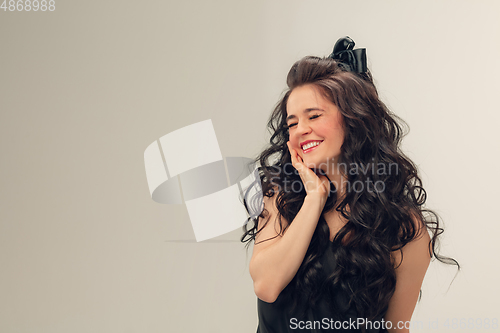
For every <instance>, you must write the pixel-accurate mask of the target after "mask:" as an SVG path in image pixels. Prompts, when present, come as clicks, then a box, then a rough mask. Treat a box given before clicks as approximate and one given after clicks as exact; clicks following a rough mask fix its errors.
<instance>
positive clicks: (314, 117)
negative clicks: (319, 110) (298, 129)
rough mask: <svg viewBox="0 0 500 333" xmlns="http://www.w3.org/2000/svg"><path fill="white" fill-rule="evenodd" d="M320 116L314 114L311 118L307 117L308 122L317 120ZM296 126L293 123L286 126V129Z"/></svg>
mask: <svg viewBox="0 0 500 333" xmlns="http://www.w3.org/2000/svg"><path fill="white" fill-rule="evenodd" d="M320 116H321V115H320V114H315V115H313V116H311V117H309V119H310V120H313V119H316V118H318V117H320ZM296 125H297V123H293V124H290V125H286V128H292V127H294V126H296Z"/></svg>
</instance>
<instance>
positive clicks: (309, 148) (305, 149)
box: [302, 141, 323, 154]
mask: <svg viewBox="0 0 500 333" xmlns="http://www.w3.org/2000/svg"><path fill="white" fill-rule="evenodd" d="M321 142H323V141H314V142H309V143H308V144H305V145H303V146H302V151H303V152H304V154H306V153H308V152H310V151H313V150H314V149H316V147H318V146H319V145H320V144H321Z"/></svg>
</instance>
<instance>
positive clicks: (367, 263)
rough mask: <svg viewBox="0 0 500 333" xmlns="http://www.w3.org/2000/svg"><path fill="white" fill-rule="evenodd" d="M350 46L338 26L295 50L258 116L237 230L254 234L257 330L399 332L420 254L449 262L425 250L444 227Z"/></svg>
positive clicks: (421, 267)
mask: <svg viewBox="0 0 500 333" xmlns="http://www.w3.org/2000/svg"><path fill="white" fill-rule="evenodd" d="M353 47H354V42H353V41H352V39H350V38H349V37H345V38H342V39H340V40H339V41H338V42H337V43H336V45H335V47H334V52H333V53H332V54H331V55H330V56H328V57H325V58H319V57H312V56H308V57H305V58H303V59H301V60H299V61H297V62H296V63H295V64H294V65H293V66H292V68H291V69H290V71H289V73H288V77H287V85H288V90H287V91H286V93H285V94H284V96H283V98H282V99H281V100H280V101H279V103H278V104H277V106H276V108H275V110H274V112H273V113H272V115H271V118H270V120H269V124H268V126H269V128H270V129H271V132H272V136H271V139H270V146H269V147H268V148H267V149H266V150H264V151H263V152H262V153H261V154H260V155H259V157H258V158H257V161H258V163H259V164H260V167H259V173H260V180H261V184H262V193H263V194H264V200H263V203H262V204H263V206H264V210H263V211H262V213H261V214H260V215H259V216H258V217H256V218H253V219H251V220H252V222H253V227H251V228H249V226H248V224H246V225H245V226H244V231H245V233H244V235H243V237H242V242H248V243H247V245H249V244H250V241H252V240H253V241H254V248H253V254H252V258H251V261H250V275H251V277H252V279H253V282H254V290H255V293H256V295H257V297H258V316H259V326H258V329H257V332H258V333H265V332H278V333H280V332H297V331H299V332H300V331H303V332H323V331H332V330H336V331H337V332H344V331H345V332H363V331H366V332H409V329H408V322H409V321H410V319H411V317H412V313H413V310H414V308H415V305H416V302H417V300H418V297H419V292H420V288H421V285H422V281H423V279H424V276H425V273H426V271H427V268H428V265H429V262H430V260H431V258H432V257H433V256H434V257H435V258H437V259H438V260H440V261H442V262H445V263H450V264H456V265H458V263H457V262H456V261H455V260H453V259H450V258H447V257H442V256H440V255H438V254H437V253H436V247H437V240H438V236H439V235H440V234H441V233H442V231H443V229H442V228H440V226H439V219H438V216H437V215H436V214H435V213H434V212H432V211H431V210H427V209H424V207H423V205H424V203H425V201H426V195H425V190H424V189H423V187H422V182H421V180H420V178H419V176H418V172H417V168H416V166H415V165H414V164H413V162H412V161H411V160H410V159H409V158H408V157H407V156H405V155H404V153H403V152H402V151H401V150H400V147H399V146H400V141H401V139H402V137H403V136H404V133H403V131H402V127H401V125H400V124H399V122H401V123H403V121H402V120H401V119H399V118H398V117H397V116H396V115H395V114H393V113H391V112H390V111H389V110H388V109H387V107H386V106H385V105H384V104H383V103H382V102H381V101H380V99H379V97H378V93H377V90H376V88H375V86H374V84H373V80H372V77H371V74H370V73H369V71H368V69H367V68H366V55H365V50H364V49H358V50H353ZM369 165H372V166H374V167H372V168H368V167H367V166H369ZM390 165H396V166H397V168H396V169H394V168H388V166H390ZM359 170H370V172H359ZM377 185H378V186H377ZM429 232H430V234H429ZM353 322H356V325H352V323H353ZM347 323H351V324H347Z"/></svg>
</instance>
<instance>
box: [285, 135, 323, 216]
mask: <svg viewBox="0 0 500 333" xmlns="http://www.w3.org/2000/svg"><path fill="white" fill-rule="evenodd" d="M286 144H287V145H288V150H289V151H290V155H291V158H292V165H293V167H294V168H295V169H296V170H297V171H298V172H299V176H300V179H301V180H302V184H303V185H304V188H305V190H306V193H307V196H314V197H317V198H318V199H320V202H321V204H322V205H323V206H324V205H325V203H326V199H327V198H328V194H329V193H330V180H329V179H328V177H326V176H324V175H317V174H316V173H315V172H314V171H313V170H311V169H309V168H308V167H307V166H306V165H305V164H304V161H303V160H302V157H300V155H299V154H298V153H297V151H296V150H295V149H293V148H292V146H291V143H290V141H288V142H287V143H286Z"/></svg>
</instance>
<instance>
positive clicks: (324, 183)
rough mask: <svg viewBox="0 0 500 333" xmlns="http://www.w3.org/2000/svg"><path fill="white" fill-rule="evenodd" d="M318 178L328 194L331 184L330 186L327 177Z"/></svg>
mask: <svg viewBox="0 0 500 333" xmlns="http://www.w3.org/2000/svg"><path fill="white" fill-rule="evenodd" d="M319 177H320V179H321V182H322V183H323V185H324V186H325V188H326V190H327V191H328V192H330V188H331V184H330V180H329V179H328V177H326V176H323V175H321V176H319Z"/></svg>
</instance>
